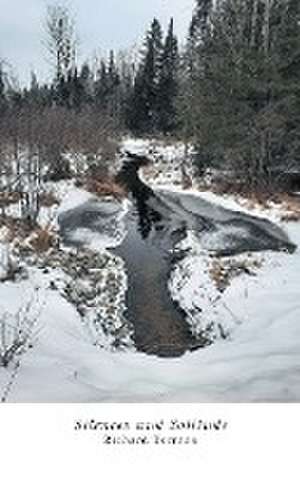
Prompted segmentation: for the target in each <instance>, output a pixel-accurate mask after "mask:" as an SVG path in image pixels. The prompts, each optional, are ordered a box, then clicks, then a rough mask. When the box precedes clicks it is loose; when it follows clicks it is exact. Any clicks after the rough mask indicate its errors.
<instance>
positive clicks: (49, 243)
mask: <svg viewBox="0 0 300 480" xmlns="http://www.w3.org/2000/svg"><path fill="white" fill-rule="evenodd" d="M28 244H29V246H30V247H31V248H32V249H33V250H34V251H35V252H36V253H45V252H47V251H48V250H50V249H51V248H54V247H56V246H57V244H58V237H57V235H56V233H55V231H54V230H53V229H52V228H51V227H45V228H41V227H38V228H37V229H36V230H34V231H33V232H32V234H31V236H30V238H29V240H28Z"/></svg>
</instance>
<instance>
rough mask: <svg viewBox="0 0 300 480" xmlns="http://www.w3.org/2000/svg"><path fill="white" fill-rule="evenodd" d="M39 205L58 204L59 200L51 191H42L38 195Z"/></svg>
mask: <svg viewBox="0 0 300 480" xmlns="http://www.w3.org/2000/svg"><path fill="white" fill-rule="evenodd" d="M39 200H40V205H41V207H53V205H59V200H58V198H56V196H55V195H54V193H52V192H44V193H41V195H40V198H39Z"/></svg>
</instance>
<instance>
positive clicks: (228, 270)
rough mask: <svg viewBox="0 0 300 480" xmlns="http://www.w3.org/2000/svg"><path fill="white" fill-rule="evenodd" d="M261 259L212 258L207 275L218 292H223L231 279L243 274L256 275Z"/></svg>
mask: <svg viewBox="0 0 300 480" xmlns="http://www.w3.org/2000/svg"><path fill="white" fill-rule="evenodd" d="M262 263H263V262H262V260H258V259H254V258H251V257H250V256H249V257H248V258H245V259H237V258H230V259H226V260H225V259H220V258H218V259H214V260H213V262H212V264H211V266H210V269H209V275H210V277H211V279H212V281H213V282H214V284H215V285H216V288H217V289H218V290H219V291H220V292H222V293H223V292H224V291H225V290H226V288H227V287H229V285H230V283H231V281H232V280H233V279H234V278H236V277H238V276H240V275H243V274H246V275H256V270H257V269H259V268H261V266H262Z"/></svg>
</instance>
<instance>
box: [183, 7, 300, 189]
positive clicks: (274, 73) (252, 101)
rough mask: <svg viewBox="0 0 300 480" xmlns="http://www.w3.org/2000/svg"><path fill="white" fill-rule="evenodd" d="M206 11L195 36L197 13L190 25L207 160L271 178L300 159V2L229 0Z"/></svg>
mask: <svg viewBox="0 0 300 480" xmlns="http://www.w3.org/2000/svg"><path fill="white" fill-rule="evenodd" d="M209 3H210V2H204V1H199V2H198V3H197V4H198V6H199V5H200V4H201V5H202V6H204V4H206V5H208V4H209ZM203 8H204V7H203ZM198 12H199V11H198ZM203 12H204V14H203V16H202V21H200V20H201V19H199V17H198V34H197V35H196V37H195V31H197V29H196V27H195V25H197V22H196V19H195V18H194V19H193V22H192V26H191V29H190V32H192V33H193V36H194V38H193V43H192V46H193V48H194V50H193V52H192V53H193V55H191V56H190V58H192V68H191V69H190V79H191V80H190V81H191V84H192V86H193V95H192V98H193V103H194V108H193V110H194V117H195V122H194V125H195V128H194V132H193V134H194V135H195V136H196V142H197V144H198V146H199V151H201V152H202V158H201V162H202V163H203V162H205V161H209V162H211V161H214V162H216V161H219V162H221V161H225V162H226V166H227V167H228V166H230V168H233V169H234V170H235V172H236V173H237V174H238V175H239V176H240V178H241V179H243V180H244V181H245V180H246V181H247V183H248V185H250V184H251V183H252V184H253V186H255V185H256V184H258V183H260V184H261V183H262V182H265V183H266V182H269V180H270V179H271V178H272V177H271V175H270V174H271V172H272V170H273V169H274V167H275V166H276V163H278V162H279V161H281V162H282V161H283V160H284V159H285V161H287V160H288V158H292V157H293V158H296V157H297V155H298V156H299V153H298V152H297V149H298V150H299V141H298V138H299V134H298V131H299V129H298V125H299V111H300V110H299V88H298V85H299V34H300V27H299V2H296V1H295V0H287V1H285V2H282V1H279V0H246V1H243V0H223V1H220V2H217V3H216V4H215V6H214V7H212V10H210V14H209V16H207V14H206V10H205V9H202V13H203ZM293 119H294V121H293ZM289 132H290V133H291V140H290V142H289V144H287V142H286V136H287V134H288V133H289ZM296 139H297V140H296ZM296 145H297V147H296ZM203 157H204V158H203Z"/></svg>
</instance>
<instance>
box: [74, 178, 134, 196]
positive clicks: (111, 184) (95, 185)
mask: <svg viewBox="0 0 300 480" xmlns="http://www.w3.org/2000/svg"><path fill="white" fill-rule="evenodd" d="M77 185H78V184H77ZM81 186H82V187H84V188H85V189H86V190H87V191H88V192H90V193H93V194H95V195H96V196H97V197H105V196H112V197H114V198H115V199H116V200H123V199H124V198H125V197H126V195H127V193H126V190H125V188H124V187H122V186H121V185H119V184H118V183H116V182H115V181H114V179H113V178H111V177H106V178H103V179H102V178H97V177H96V178H92V177H89V176H88V177H86V178H85V179H84V180H83V182H81Z"/></svg>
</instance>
